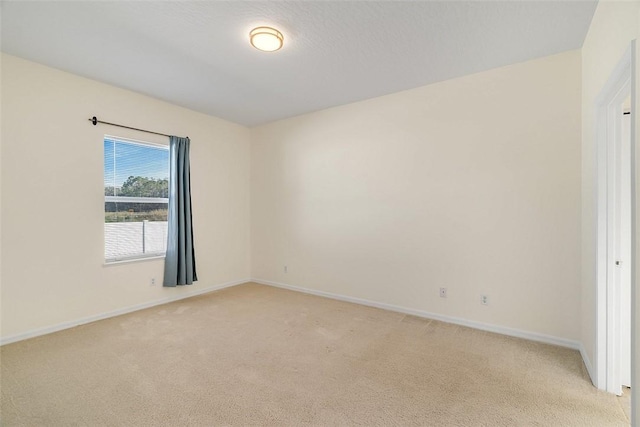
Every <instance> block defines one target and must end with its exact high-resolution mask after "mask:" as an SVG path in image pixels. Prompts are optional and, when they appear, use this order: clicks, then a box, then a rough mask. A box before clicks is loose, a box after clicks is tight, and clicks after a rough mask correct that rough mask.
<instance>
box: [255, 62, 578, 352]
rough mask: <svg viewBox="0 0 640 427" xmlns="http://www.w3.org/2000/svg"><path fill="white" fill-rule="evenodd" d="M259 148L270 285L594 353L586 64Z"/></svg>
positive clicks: (287, 126) (387, 103)
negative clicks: (586, 294) (587, 289)
mask: <svg viewBox="0 0 640 427" xmlns="http://www.w3.org/2000/svg"><path fill="white" fill-rule="evenodd" d="M251 138H252V145H251V162H252V164H251V194H252V200H251V204H252V206H251V227H252V228H251V239H252V245H251V246H252V253H251V259H252V274H253V277H254V278H257V279H263V280H269V281H275V282H279V283H284V284H289V285H294V286H300V287H305V288H310V289H313V290H319V291H325V292H332V293H336V294H341V295H344V296H350V297H356V298H363V299H367V300H373V301H377V302H383V303H387V304H394V305H398V306H402V307H405V308H411V309H416V310H424V311H428V312H433V313H437V314H442V315H448V316H455V317H459V318H464V319H469V320H473V321H479V322H484V323H490V324H495V325H500V326H503V327H509V328H516V329H520V330H524V331H529V332H536V333H541V334H547V335H551V336H555V337H560V338H564V339H569V340H578V339H579V337H580V323H579V319H580V313H579V310H580V221H579V218H580V53H579V52H578V51H573V52H568V53H564V54H560V55H556V56H551V57H546V58H543V59H538V60H534V61H530V62H526V63H521V64H517V65H513V66H509V67H504V68H499V69H495V70H491V71H487V72H484V73H480V74H475V75H471V76H468V77H463V78H458V79H455V80H449V81H445V82H442V83H438V84H433V85H429V86H425V87H421V88H418V89H413V90H409V91H405V92H401V93H396V94H392V95H388V96H384V97H380V98H376V99H371V100H368V101H364V102H359V103H355V104H350V105H346V106H342V107H337V108H332V109H328V110H325V111H320V112H317V113H313V114H309V115H305V116H300V117H297V118H292V119H288V120H283V121H279V122H276V123H273V124H268V125H265V126H262V127H258V128H254V129H252V134H251ZM284 265H287V266H288V273H285V272H284V268H283V266H284ZM440 287H447V288H448V294H449V295H448V298H446V299H442V298H439V296H438V290H439V288H440ZM482 293H485V294H488V295H489V298H490V305H489V306H482V305H481V304H480V294H482Z"/></svg>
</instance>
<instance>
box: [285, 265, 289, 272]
mask: <svg viewBox="0 0 640 427" xmlns="http://www.w3.org/2000/svg"><path fill="white" fill-rule="evenodd" d="M284 272H285V273H288V272H289V267H287V266H286V265H285V266H284Z"/></svg>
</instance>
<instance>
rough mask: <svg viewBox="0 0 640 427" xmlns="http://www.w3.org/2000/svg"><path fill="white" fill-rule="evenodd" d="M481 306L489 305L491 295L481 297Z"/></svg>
mask: <svg viewBox="0 0 640 427" xmlns="http://www.w3.org/2000/svg"><path fill="white" fill-rule="evenodd" d="M480 304H482V305H489V295H480Z"/></svg>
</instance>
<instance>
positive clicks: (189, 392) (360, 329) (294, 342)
mask: <svg viewBox="0 0 640 427" xmlns="http://www.w3.org/2000/svg"><path fill="white" fill-rule="evenodd" d="M0 352H1V377H0V378H1V409H2V413H1V414H2V415H1V416H2V424H3V425H6V426H14V425H16V426H18V425H28V426H36V425H43V426H45V425H46V426H67V425H87V426H95V425H105V426H106V425H108V426H178V425H193V426H212V425H283V426H292V425H325V426H326V425H368V426H370V425H403V426H405V425H422V426H581V427H584V426H598V427H606V426H625V425H629V421H628V419H627V417H626V415H625V412H624V411H623V409H622V407H621V406H620V404H619V403H618V401H617V398H616V397H615V396H613V395H610V394H607V393H604V392H601V391H598V390H596V389H595V388H594V387H593V386H592V385H591V383H590V382H589V380H588V376H587V373H586V370H585V368H584V366H583V364H582V361H581V359H580V355H579V353H578V352H577V351H574V350H570V349H566V348H561V347H556V346H552V345H546V344H540V343H535V342H531V341H527V340H523V339H517V338H510V337H506V336H502V335H497V334H492V333H488V332H483V331H478V330H474V329H469V328H465V327H460V326H455V325H451V324H447V323H442V322H438V321H431V320H427V319H422V318H418V317H413V316H405V315H403V314H400V313H395V312H390V311H385V310H380V309H376V308H371V307H365V306H360V305H356V304H350V303H346V302H340V301H335V300H331V299H326V298H321V297H316V296H311V295H306V294H302V293H297V292H292V291H286V290H282V289H277V288H272V287H267V286H262V285H257V284H245V285H240V286H236V287H233V288H229V289H225V290H221V291H218V292H213V293H210V294H206V295H203V296H199V297H193V298H189V299H187V300H182V301H178V302H174V303H171V304H167V305H163V306H158V307H154V308H150V309H147V310H143V311H138V312H135V313H131V314H127V315H123V316H119V317H115V318H111V319H107V320H102V321H99V322H95V323H92V324H88V325H83V326H79V327H76V328H73V329H69V330H65V331H61V332H58V333H54V334H50V335H46V336H42V337H38V338H34V339H30V340H26V341H22V342H18V343H14V344H10V345H6V346H3V347H2V348H1V349H0Z"/></svg>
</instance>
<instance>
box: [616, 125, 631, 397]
mask: <svg viewBox="0 0 640 427" xmlns="http://www.w3.org/2000/svg"><path fill="white" fill-rule="evenodd" d="M622 117H623V118H622V129H621V131H622V132H621V136H622V138H621V139H620V142H621V146H620V151H619V156H618V159H619V171H620V172H619V179H620V180H619V185H618V188H619V198H618V200H619V203H618V206H619V208H620V211H619V212H620V213H619V215H618V218H619V224H618V227H617V228H618V230H617V232H618V233H619V234H618V235H619V240H618V241H619V242H620V243H619V252H618V257H617V258H618V260H619V261H621V262H620V265H619V266H618V270H619V271H618V274H617V276H618V277H617V280H616V281H617V282H618V283H617V285H618V286H619V289H620V317H619V321H620V329H619V330H620V361H619V363H620V382H621V384H622V385H623V386H626V387H630V386H631V268H630V264H631V263H630V260H631V120H630V117H631V116H630V115H629V114H627V115H623V116H622Z"/></svg>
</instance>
